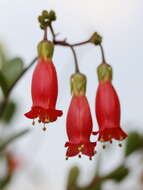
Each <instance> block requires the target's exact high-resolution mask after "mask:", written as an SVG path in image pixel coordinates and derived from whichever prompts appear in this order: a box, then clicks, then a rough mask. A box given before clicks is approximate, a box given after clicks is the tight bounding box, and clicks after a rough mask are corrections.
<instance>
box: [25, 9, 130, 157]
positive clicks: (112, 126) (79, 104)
mask: <svg viewBox="0 0 143 190" xmlns="http://www.w3.org/2000/svg"><path fill="white" fill-rule="evenodd" d="M55 19H56V15H55V13H54V12H53V11H50V12H49V13H48V12H47V11H43V12H42V15H41V16H40V17H39V18H38V20H39V22H40V26H42V27H41V28H42V29H44V31H46V33H44V40H42V41H41V42H40V43H39V45H38V63H37V65H36V67H35V70H34V73H33V77H32V88H31V93H32V101H33V105H32V107H31V110H30V111H29V112H28V113H26V114H25V116H26V117H28V118H30V119H33V125H34V124H35V119H36V118H38V122H39V123H43V124H44V127H43V129H44V130H45V129H46V126H45V124H46V123H49V122H54V121H56V120H57V118H58V117H60V116H62V114H63V113H62V111H61V110H56V102H57V96H58V80H57V74H56V69H55V66H54V64H53V62H52V57H53V52H54V45H55V44H58V45H63V46H69V47H70V48H71V49H72V51H73V53H74V57H75V52H74V49H73V45H70V44H68V43H67V42H66V41H56V39H55V35H54V31H53V28H52V25H51V22H52V21H54V20H55ZM48 26H49V27H50V29H51V32H52V34H53V38H54V40H53V41H49V40H47V36H46V37H45V34H46V35H47V27H48ZM101 42H102V37H101V36H100V35H99V34H98V33H96V32H95V33H94V34H93V35H92V36H91V38H90V39H89V40H88V41H87V42H86V43H92V44H94V45H98V46H100V48H101V52H102V59H103V60H102V64H100V65H99V66H98V68H97V74H98V80H99V86H98V89H97V93H96V101H95V102H96V104H95V113H96V118H97V122H98V126H99V130H98V131H96V132H94V131H93V121H92V116H91V111H90V106H89V103H88V100H87V97H86V84H87V78H86V76H85V75H84V74H82V73H81V72H80V71H79V68H78V64H77V59H76V57H75V65H76V68H77V69H76V71H75V73H74V74H73V75H72V76H71V93H72V99H71V103H70V106H69V109H68V113H67V119H66V131H67V136H68V142H66V144H65V147H67V152H66V159H68V158H69V157H73V156H76V155H78V156H79V158H80V157H81V154H83V155H86V156H88V157H89V159H90V160H91V159H92V157H93V156H94V155H95V153H96V150H95V147H96V143H97V142H91V140H90V138H91V135H98V141H101V142H102V143H105V142H110V143H112V140H113V139H115V140H118V141H122V140H123V139H125V138H126V137H127V134H126V133H125V132H124V131H123V130H122V129H121V126H120V103H119V98H118V95H117V93H116V91H115V89H114V87H113V85H112V67H111V66H110V65H109V64H107V63H106V61H105V57H104V52H103V47H102V45H101ZM84 43H85V42H84ZM84 43H79V44H84ZM119 145H120V146H121V144H120V143H119ZM103 147H104V148H105V144H104V145H103Z"/></svg>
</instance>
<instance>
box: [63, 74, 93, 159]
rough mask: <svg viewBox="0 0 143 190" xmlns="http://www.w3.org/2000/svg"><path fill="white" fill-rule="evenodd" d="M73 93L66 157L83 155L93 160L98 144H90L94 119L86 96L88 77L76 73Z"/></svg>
mask: <svg viewBox="0 0 143 190" xmlns="http://www.w3.org/2000/svg"><path fill="white" fill-rule="evenodd" d="M71 91H72V94H73V97H72V100H71V103H70V107H69V110H68V114H67V121H66V126H67V135H68V139H69V142H67V143H66V144H65V147H68V149H67V152H66V156H67V158H68V157H72V156H76V155H79V157H81V153H82V154H84V155H86V156H89V158H90V159H91V158H92V156H94V154H95V150H94V149H95V146H96V142H90V136H91V133H92V117H91V112H90V107H89V104H88V100H87V98H86V96H85V91H86V77H85V75H83V74H81V73H76V74H74V75H72V77H71Z"/></svg>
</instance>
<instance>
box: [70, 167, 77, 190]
mask: <svg viewBox="0 0 143 190" xmlns="http://www.w3.org/2000/svg"><path fill="white" fill-rule="evenodd" d="M78 176H79V169H78V167H73V168H71V170H70V172H69V176H68V182H67V187H68V188H70V189H72V188H74V187H76V186H77V180H78ZM68 188H67V189H68Z"/></svg>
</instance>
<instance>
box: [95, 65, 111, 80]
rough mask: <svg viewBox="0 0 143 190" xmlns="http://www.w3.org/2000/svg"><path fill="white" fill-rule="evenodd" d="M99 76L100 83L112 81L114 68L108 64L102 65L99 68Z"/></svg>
mask: <svg viewBox="0 0 143 190" xmlns="http://www.w3.org/2000/svg"><path fill="white" fill-rule="evenodd" d="M97 74H98V80H99V82H106V81H109V82H111V81H112V67H111V66H110V65H109V64H107V63H101V64H100V65H99V66H98V67H97Z"/></svg>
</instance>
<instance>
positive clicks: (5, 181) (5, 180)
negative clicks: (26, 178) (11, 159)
mask: <svg viewBox="0 0 143 190" xmlns="http://www.w3.org/2000/svg"><path fill="white" fill-rule="evenodd" d="M11 178H12V176H11V175H9V174H8V175H7V176H5V177H4V178H3V179H0V189H1V190H4V189H5V188H6V186H7V185H8V184H9V183H10V181H11Z"/></svg>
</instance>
